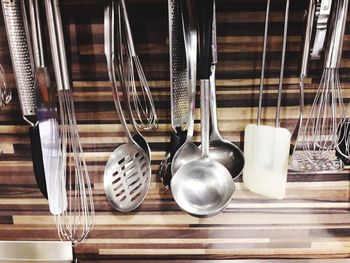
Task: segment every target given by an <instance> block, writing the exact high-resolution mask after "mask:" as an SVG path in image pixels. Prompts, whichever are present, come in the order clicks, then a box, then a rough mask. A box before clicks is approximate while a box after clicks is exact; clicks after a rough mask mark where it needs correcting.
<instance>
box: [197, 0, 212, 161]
mask: <svg viewBox="0 0 350 263" xmlns="http://www.w3.org/2000/svg"><path fill="white" fill-rule="evenodd" d="M213 9H214V0H200V1H198V18H199V23H198V32H199V77H200V86H201V135H202V157H205V156H208V154H209V113H210V112H209V91H210V82H209V78H210V71H211V69H210V68H211V48H212V47H211V45H212V25H213Z"/></svg>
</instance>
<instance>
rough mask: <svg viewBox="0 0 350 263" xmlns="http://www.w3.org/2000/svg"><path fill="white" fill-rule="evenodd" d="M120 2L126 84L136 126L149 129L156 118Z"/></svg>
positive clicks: (122, 2)
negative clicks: (124, 36) (123, 32)
mask: <svg viewBox="0 0 350 263" xmlns="http://www.w3.org/2000/svg"><path fill="white" fill-rule="evenodd" d="M120 3H121V8H122V14H123V21H124V25H125V34H126V42H127V47H128V52H129V56H130V57H129V61H128V62H127V65H128V67H127V68H128V69H127V70H126V76H127V78H126V84H127V85H128V88H129V91H130V94H131V98H132V102H133V103H132V106H133V108H134V110H135V113H136V114H135V115H136V116H137V118H135V120H136V124H137V126H138V127H139V128H141V129H151V128H153V127H156V126H157V122H158V118H157V114H156V110H155V107H154V102H153V98H152V94H151V91H150V89H149V86H148V83H147V79H146V76H145V73H144V71H143V68H142V65H141V62H140V59H139V57H138V56H137V55H136V51H135V46H134V41H133V38H132V34H131V28H130V23H129V18H128V13H127V9H126V5H125V1H124V0H120ZM135 73H136V75H135ZM135 80H138V81H139V85H140V86H138V85H136V83H135ZM139 89H140V94H142V95H141V96H139V95H138V92H139Z"/></svg>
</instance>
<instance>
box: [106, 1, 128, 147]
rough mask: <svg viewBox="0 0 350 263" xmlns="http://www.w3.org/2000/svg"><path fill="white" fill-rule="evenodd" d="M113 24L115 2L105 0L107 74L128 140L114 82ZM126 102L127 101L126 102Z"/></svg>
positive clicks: (125, 124)
mask: <svg viewBox="0 0 350 263" xmlns="http://www.w3.org/2000/svg"><path fill="white" fill-rule="evenodd" d="M114 24H115V2H114V1H113V0H106V1H105V11H104V38H105V39H104V41H105V43H104V48H105V56H106V60H107V68H108V75H109V79H110V82H111V85H112V94H113V101H114V105H115V108H116V110H117V112H118V115H119V119H120V122H121V124H122V126H123V128H124V131H125V134H126V136H127V138H128V140H129V141H134V139H133V138H132V136H131V134H130V131H129V129H128V126H127V123H126V120H125V117H124V114H123V109H122V106H121V103H120V99H119V95H118V90H117V87H116V86H115V84H116V75H115V70H116V69H115V66H114V56H115V54H114V52H115V51H114V32H115V30H114ZM126 103H127V102H126Z"/></svg>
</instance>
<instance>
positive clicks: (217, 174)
mask: <svg viewBox="0 0 350 263" xmlns="http://www.w3.org/2000/svg"><path fill="white" fill-rule="evenodd" d="M171 191H172V193H173V196H174V199H175V201H176V203H177V204H178V205H179V206H180V207H181V208H182V209H183V210H185V211H186V212H188V213H189V214H191V215H194V216H197V217H209V216H214V215H216V214H218V213H220V212H221V211H222V210H223V209H225V208H226V206H227V205H228V204H229V202H230V200H231V196H232V194H233V192H234V191H235V184H234V183H233V182H232V177H231V174H230V173H229V172H228V170H227V169H226V168H225V167H224V166H223V165H221V164H220V163H218V162H216V161H214V160H213V159H211V158H210V157H202V158H200V159H198V160H194V161H191V162H188V163H187V164H185V165H184V166H182V167H181V168H180V169H179V170H178V171H177V172H176V175H175V176H174V177H173V178H172V180H171Z"/></svg>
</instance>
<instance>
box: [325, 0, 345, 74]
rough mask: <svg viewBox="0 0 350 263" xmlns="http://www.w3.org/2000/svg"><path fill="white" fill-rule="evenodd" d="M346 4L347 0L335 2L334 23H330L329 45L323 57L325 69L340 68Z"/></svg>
mask: <svg viewBox="0 0 350 263" xmlns="http://www.w3.org/2000/svg"><path fill="white" fill-rule="evenodd" d="M348 3H349V0H338V1H337V5H336V7H335V13H334V15H333V18H334V21H333V23H331V33H330V38H329V45H328V48H327V51H326V57H325V68H337V67H339V66H340V60H341V55H342V50H343V42H344V41H343V40H344V33H345V25H346V17H347V12H348Z"/></svg>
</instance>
